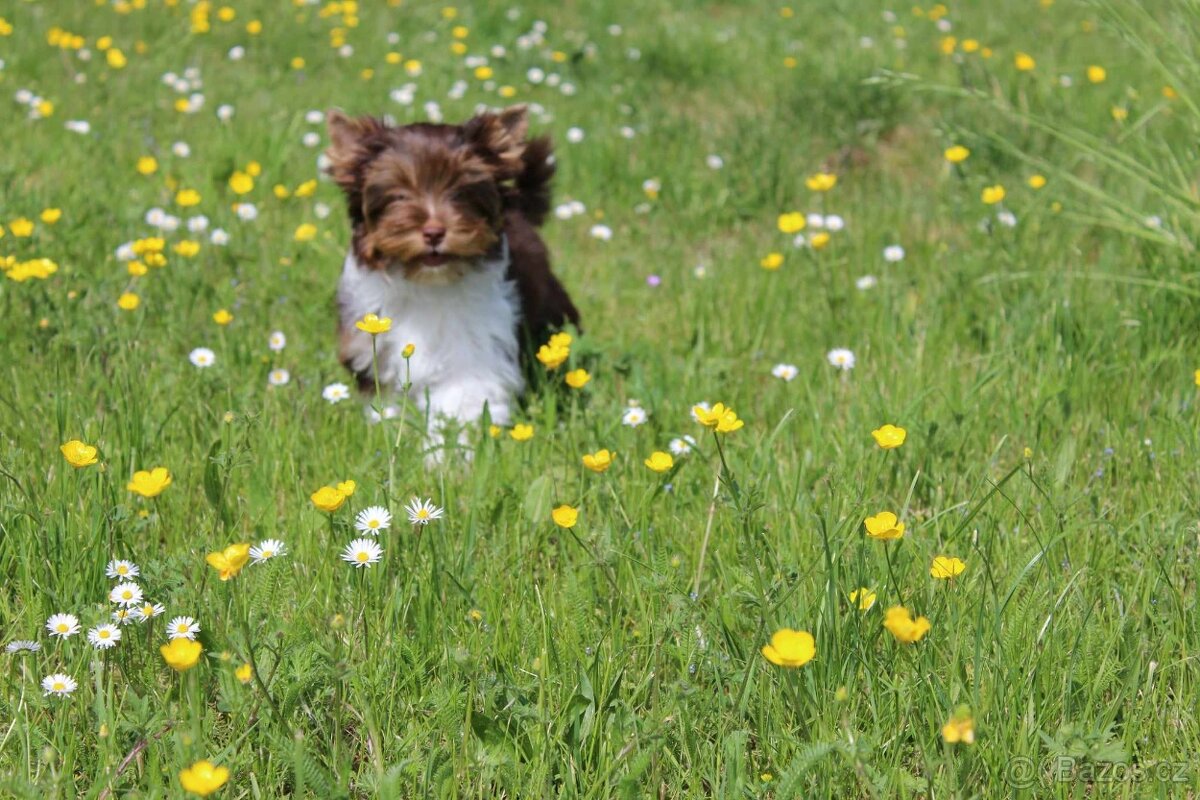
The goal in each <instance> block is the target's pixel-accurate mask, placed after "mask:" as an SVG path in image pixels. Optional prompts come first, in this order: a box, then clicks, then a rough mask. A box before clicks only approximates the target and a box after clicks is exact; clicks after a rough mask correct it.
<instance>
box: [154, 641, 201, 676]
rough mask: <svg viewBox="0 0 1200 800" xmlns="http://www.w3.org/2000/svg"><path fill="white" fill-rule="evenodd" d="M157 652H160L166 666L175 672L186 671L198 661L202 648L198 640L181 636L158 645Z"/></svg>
mask: <svg viewBox="0 0 1200 800" xmlns="http://www.w3.org/2000/svg"><path fill="white" fill-rule="evenodd" d="M158 652H160V653H162V657H163V661H165V662H167V666H168V667H170V668H171V669H173V670H175V671H176V672H187V671H188V670H189V669H191V668H192V667H194V666H196V664H198V663H199V662H200V654H201V653H202V652H204V648H203V647H202V646H201V645H200V643H199V642H197V641H195V640H193V639H188V638H185V637H183V636H181V637H179V638H178V639H172V640H171V641H170V642H168V643H167V644H164V645H162V646H161V647H159V648H158Z"/></svg>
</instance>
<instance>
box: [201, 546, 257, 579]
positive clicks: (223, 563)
mask: <svg viewBox="0 0 1200 800" xmlns="http://www.w3.org/2000/svg"><path fill="white" fill-rule="evenodd" d="M204 560H205V561H207V562H208V565H209V566H210V567H212V568H213V569H215V570H216V571H217V572H218V573H219V574H220V576H221V580H223V581H227V580H229V579H230V578H233V577H236V576H237V574H238V573H239V572H241V571H242V567H244V566H246V562H248V561H249V560H250V545H249V544H246V543H239V544H231V545H229V546H228V547H226V548H225V549H224V550H218V551H216V552H213V553H209V554H208V555H207V556H205V557H204Z"/></svg>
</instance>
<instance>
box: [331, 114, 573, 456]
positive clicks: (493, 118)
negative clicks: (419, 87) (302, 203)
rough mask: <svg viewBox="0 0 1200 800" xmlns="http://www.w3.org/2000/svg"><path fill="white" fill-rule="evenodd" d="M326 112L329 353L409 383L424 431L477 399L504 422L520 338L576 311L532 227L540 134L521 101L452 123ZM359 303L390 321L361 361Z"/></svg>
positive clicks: (542, 194)
mask: <svg viewBox="0 0 1200 800" xmlns="http://www.w3.org/2000/svg"><path fill="white" fill-rule="evenodd" d="M327 122H328V126H329V138H330V146H329V150H328V151H327V156H328V158H329V167H328V170H329V174H330V175H331V176H332V177H333V179H334V180H335V181H336V182H337V184H338V185H339V186H341V188H342V190H343V191H344V192H345V195H346V206H347V209H348V211H349V214H350V226H351V242H350V250H349V252H348V253H347V254H346V261H345V264H344V266H343V268H342V276H341V281H340V283H339V285H338V291H337V303H338V311H339V314H338V316H339V321H338V330H339V336H340V357H341V360H342V363H343V364H345V366H346V367H347V368H348V369H349V370H350V371H351V372H352V373H354V375H355V376H356V378H357V380H358V384H359V387H360V389H363V390H365V391H372V390H373V389H374V387H375V372H374V370H375V368H376V363H375V362H377V368H378V371H379V376H378V378H379V385H380V387H381V388H382V387H385V386H386V387H388V388H389V389H393V390H402V388H403V387H404V386H405V385H406V384H408V385H409V387H410V388H409V396H410V398H411V399H412V400H413V401H414V402H416V403H417V405H418V407H419V408H421V410H422V411H423V412H425V415H426V417H427V419H428V420H429V432H430V434H431V437H432V439H433V440H434V443H435V444H436V443H438V442H440V433H439V431H440V428H441V426H442V424H443V423H444V422H446V421H454V422H457V423H465V422H470V421H472V420H475V419H477V418H478V417H480V416H481V415H482V414H483V412H484V409H485V408H486V409H487V411H488V413H489V415H490V416H491V419H492V421H493V422H494V423H496V424H498V425H505V424H507V423H509V422H510V420H511V418H512V406H513V402H514V400H515V398H516V397H517V396H518V395H519V394H520V393H521V392H522V390H523V389H524V383H525V382H524V377H523V373H522V369H521V363H520V353H521V352H522V350H523V348H522V344H526V345H532V346H536V345H537V344H539V343H542V342H544V341H545V339H546V337H547V336H548V335H549V332H550V331H551V330H553V329H555V328H558V327H561V326H563V325H566V324H567V323H571V324H574V325H578V324H579V312H578V311H576V309H575V306H574V304H572V302H571V298H570V297H568V295H567V293H566V290H564V289H563V286H562V284H561V283H559V281H558V279H557V278H556V277H555V276H554V274H553V273H552V272H551V270H550V260H549V255H548V253H547V251H546V246H545V244H544V243H543V242H542V239H541V237H540V236H539V235H538V233H537V229H536V226H538V225H540V224H541V223H542V221H543V220H544V219H545V217H546V213H547V212H548V211H549V209H550V180H551V178H552V177H553V175H554V158H553V147H552V145H551V143H550V140H549V138H547V137H544V136H543V137H538V138H535V139H527V138H526V134H527V132H528V127H529V120H528V115H527V112H526V109H525V106H514V107H512V108H508V109H505V110H504V111H501V112H499V113H490V112H489V113H483V114H480V115H478V116H476V117H474V118H472V119H470V120H468V121H467V122H465V123H463V124H462V125H434V124H429V123H414V124H412V125H404V126H392V125H388V124H387V123H385V122H384V121H382V120H380V119H376V118H374V117H356V118H352V117H347V116H346V115H345V114H343V113H341V112H340V111H337V110H333V111H330V112H329V114H328V115H327ZM368 313H371V314H377V315H378V316H380V317H390V318H391V320H392V328H391V330H390V331H389V332H387V333H383V334H380V335H379V337H378V339H377V341H376V343H375V345H376V350H377V352H376V353H375V356H374V360H373V355H372V347H371V337H370V336H369V335H368V334H366V333H363V332H362V331H360V330H358V329H357V328H356V327H355V323H356V322H357V321H358V320H360V319H362V317H363V315H365V314H368ZM409 344H411V345H413V346H414V355H413V356H412V358H411V359H410V361H409V363H408V364H406V363H405V359H404V357H403V351H404V348H405V346H406V345H409ZM524 349H525V350H528V348H524Z"/></svg>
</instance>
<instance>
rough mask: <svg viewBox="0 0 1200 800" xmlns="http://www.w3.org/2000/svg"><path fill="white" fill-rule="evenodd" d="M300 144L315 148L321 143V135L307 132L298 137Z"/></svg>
mask: <svg viewBox="0 0 1200 800" xmlns="http://www.w3.org/2000/svg"><path fill="white" fill-rule="evenodd" d="M300 142H301V143H302V144H303V145H304V146H305V147H316V146H317V145H319V144H320V143H321V134H319V133H317V132H316V131H309V132H308V133H306V134H304V135H303V136H301V137H300Z"/></svg>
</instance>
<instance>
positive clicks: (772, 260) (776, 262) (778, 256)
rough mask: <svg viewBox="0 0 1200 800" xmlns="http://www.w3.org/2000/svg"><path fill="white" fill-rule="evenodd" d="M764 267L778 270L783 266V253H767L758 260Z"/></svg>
mask: <svg viewBox="0 0 1200 800" xmlns="http://www.w3.org/2000/svg"><path fill="white" fill-rule="evenodd" d="M758 265H759V266H760V267H762V268H763V269H770V270H776V269H779V268H780V267H782V266H783V253H767V254H766V255H765V256H763V257H762V259H761V260H760V261H759V262H758Z"/></svg>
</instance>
